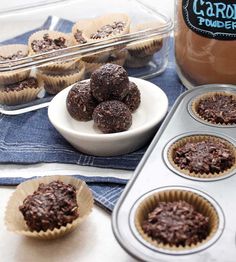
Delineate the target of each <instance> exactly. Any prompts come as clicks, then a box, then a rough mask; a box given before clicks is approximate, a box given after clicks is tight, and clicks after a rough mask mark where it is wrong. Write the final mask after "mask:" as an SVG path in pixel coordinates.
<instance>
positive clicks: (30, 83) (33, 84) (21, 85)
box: [2, 77, 38, 92]
mask: <svg viewBox="0 0 236 262" xmlns="http://www.w3.org/2000/svg"><path fill="white" fill-rule="evenodd" d="M26 88H38V81H37V79H36V78H34V77H29V78H28V79H26V80H23V81H21V82H18V83H14V84H10V85H6V86H4V87H3V88H2V90H3V91H4V92H11V91H21V90H23V89H26Z"/></svg>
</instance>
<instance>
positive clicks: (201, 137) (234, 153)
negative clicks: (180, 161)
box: [167, 135, 236, 179]
mask: <svg viewBox="0 0 236 262" xmlns="http://www.w3.org/2000/svg"><path fill="white" fill-rule="evenodd" d="M201 141H211V142H221V143H223V144H224V145H225V146H226V147H227V148H228V149H229V150H230V152H231V154H232V156H233V157H234V163H233V165H232V166H231V167H230V168H228V169H225V170H224V171H222V172H219V173H216V172H215V173H209V174H201V173H195V172H190V171H189V170H188V169H181V168H180V167H179V166H178V165H177V164H175V162H174V159H173V156H174V153H175V151H176V149H177V148H179V147H182V146H184V145H185V144H186V143H187V142H190V143H196V142H201ZM167 158H168V160H169V162H170V164H171V165H172V166H173V167H174V168H175V169H176V170H177V171H179V172H180V173H182V174H185V175H188V176H191V177H197V178H203V179H204V178H206V179H208V178H217V177H223V176H226V175H228V174H229V173H231V172H232V171H233V170H234V169H235V168H236V148H235V146H234V145H233V144H231V143H230V142H229V141H227V140H226V139H223V138H220V137H217V136H214V135H190V136H186V137H183V138H180V139H179V140H177V141H176V142H174V143H173V144H172V145H171V146H170V147H169V148H168V151H167Z"/></svg>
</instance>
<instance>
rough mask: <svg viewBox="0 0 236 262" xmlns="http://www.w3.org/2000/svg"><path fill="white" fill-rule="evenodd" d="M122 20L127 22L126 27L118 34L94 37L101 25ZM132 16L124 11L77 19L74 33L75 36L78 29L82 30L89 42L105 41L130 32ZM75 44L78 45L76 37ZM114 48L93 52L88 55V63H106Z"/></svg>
mask: <svg viewBox="0 0 236 262" xmlns="http://www.w3.org/2000/svg"><path fill="white" fill-rule="evenodd" d="M118 21H122V22H124V23H125V25H124V29H123V30H122V31H121V32H119V33H116V34H110V35H109V36H108V37H104V38H102V39H101V38H99V39H92V38H91V35H92V34H93V33H95V32H97V31H98V30H99V29H100V28H101V27H103V26H105V25H110V24H112V23H114V22H118ZM130 22H131V20H130V18H129V16H127V15H126V14H122V13H113V14H107V15H104V16H100V17H97V18H93V19H83V20H79V21H77V23H76V24H75V25H74V26H73V28H72V34H73V36H74V35H75V34H76V32H77V30H79V31H81V32H82V36H83V38H84V39H85V40H86V41H87V43H94V42H99V41H103V40H106V39H109V38H112V37H119V36H122V35H125V34H127V33H129V30H130ZM74 44H75V45H78V42H77V41H76V39H75V38H74ZM115 48H116V49H121V48H123V46H116V47H115ZM111 52H112V50H106V51H102V52H100V53H97V54H92V55H88V56H86V60H87V63H96V64H98V63H105V62H106V60H107V59H108V57H109V56H110V54H111Z"/></svg>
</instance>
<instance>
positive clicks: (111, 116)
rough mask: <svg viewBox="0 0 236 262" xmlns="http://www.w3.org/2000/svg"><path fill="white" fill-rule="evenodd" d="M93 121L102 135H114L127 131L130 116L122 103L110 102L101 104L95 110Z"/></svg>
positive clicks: (130, 121) (130, 122)
mask: <svg viewBox="0 0 236 262" xmlns="http://www.w3.org/2000/svg"><path fill="white" fill-rule="evenodd" d="M93 120H94V123H95V125H96V126H97V128H98V129H100V130H101V131H102V132H103V133H116V132H122V131H125V130H127V129H129V127H130V126H131V124H132V115H131V112H130V110H129V108H128V107H127V106H126V105H125V104H124V103H122V102H120V101H116V100H112V101H106V102H102V103H100V104H99V105H98V106H97V107H96V108H95V110H94V112H93Z"/></svg>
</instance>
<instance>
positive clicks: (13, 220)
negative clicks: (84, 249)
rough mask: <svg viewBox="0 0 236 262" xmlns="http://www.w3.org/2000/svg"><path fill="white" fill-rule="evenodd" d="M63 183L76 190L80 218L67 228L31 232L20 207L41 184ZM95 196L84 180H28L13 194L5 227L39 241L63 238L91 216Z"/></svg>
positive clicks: (68, 178)
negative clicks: (57, 181)
mask: <svg viewBox="0 0 236 262" xmlns="http://www.w3.org/2000/svg"><path fill="white" fill-rule="evenodd" d="M56 180H59V181H62V182H63V183H65V184H71V185H73V186H74V187H75V188H76V198H77V204H78V212H79V217H78V218H76V219H75V220H74V221H73V222H72V223H68V224H67V225H66V226H62V227H60V228H55V229H53V230H49V229H48V230H47V231H42V230H41V231H40V232H37V231H30V230H29V228H28V226H27V225H26V223H25V221H24V217H23V215H22V214H21V212H20V211H19V206H20V205H22V203H23V200H24V199H25V198H26V197H27V196H28V195H31V194H33V192H34V191H35V190H37V189H38V186H39V184H40V183H44V184H49V183H50V182H52V181H56ZM93 202H94V201H93V196H92V193H91V191H90V189H89V188H88V186H87V185H86V183H85V182H84V181H82V180H79V179H76V178H74V177H72V176H59V175H58V176H46V177H41V178H36V179H32V180H28V181H26V182H23V183H21V184H20V185H18V186H17V188H16V190H15V192H14V193H13V194H12V196H11V198H10V199H9V201H8V204H7V207H6V212H5V225H6V227H7V229H8V230H9V231H12V232H15V233H17V234H21V235H24V236H28V237H33V238H38V239H54V238H58V237H61V236H63V235H65V234H68V233H69V232H71V231H73V230H74V229H75V228H76V227H77V226H78V225H79V224H80V223H81V222H82V221H84V219H85V218H86V217H87V216H88V215H89V213H90V212H91V211H92V208H93Z"/></svg>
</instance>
